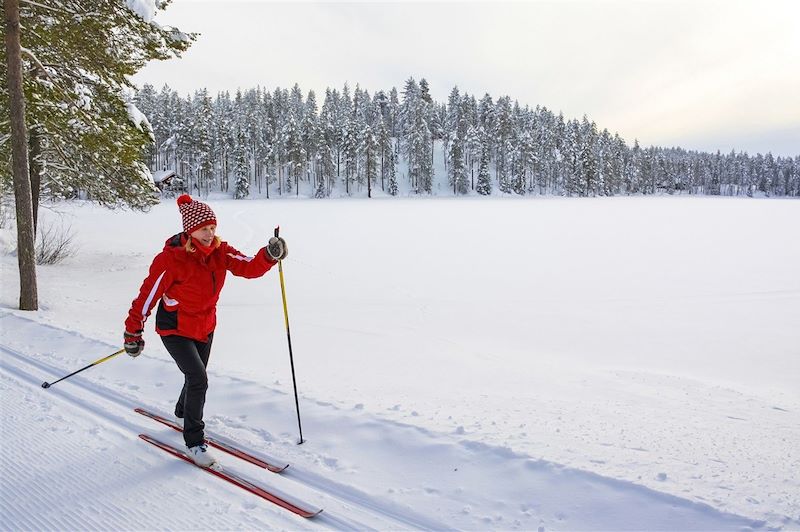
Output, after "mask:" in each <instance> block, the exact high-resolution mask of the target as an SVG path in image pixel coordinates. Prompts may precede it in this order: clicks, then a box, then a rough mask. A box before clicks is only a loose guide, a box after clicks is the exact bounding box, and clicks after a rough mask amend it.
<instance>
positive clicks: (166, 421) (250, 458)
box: [134, 408, 289, 473]
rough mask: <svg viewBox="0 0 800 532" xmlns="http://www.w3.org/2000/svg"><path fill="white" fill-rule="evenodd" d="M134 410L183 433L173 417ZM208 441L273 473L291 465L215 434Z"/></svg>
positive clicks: (207, 437)
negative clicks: (277, 462) (249, 451)
mask: <svg viewBox="0 0 800 532" xmlns="http://www.w3.org/2000/svg"><path fill="white" fill-rule="evenodd" d="M134 411H135V412H137V413H139V414H142V415H143V416H147V417H149V418H150V419H153V420H155V421H158V422H159V423H161V424H163V425H166V426H168V427H169V428H171V429H174V430H177V431H178V432H181V433H182V432H183V427H181V426H180V425H179V424H177V423H175V422H174V421H172V420H171V419H167V418H165V417H164V416H160V415H158V414H154V413H153V412H149V411H147V410H145V409H144V408H135V409H134ZM206 443H207V444H208V445H210V446H212V447H214V448H216V449H219V450H220V451H224V452H226V453H228V454H230V455H232V456H235V457H237V458H241V459H242V460H245V461H247V462H250V463H251V464H255V465H257V466H258V467H263V468H264V469H268V470H269V471H272V472H273V473H280V472H281V471H283V470H284V469H286V468H287V467H289V464H273V463H270V462H267V461H266V460H263V459H261V458H259V457H257V456H253V455H252V454H250V453H248V452H247V451H243V450H242V449H239V448H238V447H235V446H234V445H232V444H230V443H225V442H223V441H220V440H219V439H217V438H214V437H213V436H209V435H206Z"/></svg>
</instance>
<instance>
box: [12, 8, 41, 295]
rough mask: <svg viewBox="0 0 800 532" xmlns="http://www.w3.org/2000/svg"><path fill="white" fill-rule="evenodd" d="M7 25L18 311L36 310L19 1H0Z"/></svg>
mask: <svg viewBox="0 0 800 532" xmlns="http://www.w3.org/2000/svg"><path fill="white" fill-rule="evenodd" d="M3 8H4V9H3V11H4V14H5V26H6V64H7V67H8V93H9V104H10V105H9V107H10V109H9V115H10V121H11V161H12V171H13V175H14V199H15V201H16V208H17V259H18V262H19V308H20V310H38V308H39V303H38V295H37V289H36V253H35V250H34V232H33V223H34V222H33V200H32V198H31V178H30V173H29V172H28V134H27V131H26V129H25V98H24V96H23V93H22V52H21V49H20V24H19V0H3Z"/></svg>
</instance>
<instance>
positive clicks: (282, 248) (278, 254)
mask: <svg viewBox="0 0 800 532" xmlns="http://www.w3.org/2000/svg"><path fill="white" fill-rule="evenodd" d="M267 254H268V255H269V256H270V257H271V258H272V260H283V259H285V258H286V255H288V254H289V248H288V247H287V246H286V241H285V240H284V239H283V238H281V237H279V236H273V237H272V238H270V239H269V243H268V244H267Z"/></svg>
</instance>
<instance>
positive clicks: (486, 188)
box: [475, 146, 492, 196]
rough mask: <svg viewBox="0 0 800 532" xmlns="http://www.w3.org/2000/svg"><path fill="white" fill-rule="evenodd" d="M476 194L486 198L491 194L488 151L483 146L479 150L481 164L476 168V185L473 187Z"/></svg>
mask: <svg viewBox="0 0 800 532" xmlns="http://www.w3.org/2000/svg"><path fill="white" fill-rule="evenodd" d="M475 190H476V191H477V192H478V194H480V195H482V196H488V195H489V194H491V193H492V176H491V175H489V149H488V148H486V147H485V146H484V148H483V149H482V150H481V162H480V166H479V167H478V185H477V186H476V187H475Z"/></svg>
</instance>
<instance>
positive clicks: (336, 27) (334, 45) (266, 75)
mask: <svg viewBox="0 0 800 532" xmlns="http://www.w3.org/2000/svg"><path fill="white" fill-rule="evenodd" d="M155 20H156V22H158V23H160V24H162V25H172V26H177V27H178V28H180V29H181V30H183V31H186V32H198V33H200V34H201V35H200V36H199V37H198V39H197V41H196V42H195V44H194V45H193V46H192V47H191V48H190V49H189V51H188V52H186V53H185V54H184V56H183V57H182V58H181V59H177V60H170V61H162V62H155V63H151V64H150V65H148V66H147V67H145V69H144V70H142V71H141V72H140V73H138V74H137V75H136V76H135V77H134V81H135V82H136V83H137V84H139V85H141V84H144V83H151V84H153V85H155V86H156V87H157V88H160V87H161V86H162V85H164V84H165V83H166V84H168V85H169V86H170V87H172V88H173V89H175V90H177V91H178V92H179V93H180V94H181V95H182V96H186V94H188V93H193V92H194V91H195V90H196V89H199V88H202V87H206V88H208V89H209V90H210V92H211V94H212V95H216V93H217V92H218V91H221V90H230V91H235V90H236V89H237V88H242V89H248V88H253V87H256V86H257V85H260V86H262V87H267V88H269V89H270V90H271V89H274V88H275V87H276V86H280V87H284V88H291V87H292V86H293V85H294V84H295V83H299V84H300V87H301V88H302V89H303V92H304V93H307V92H308V90H309V89H314V90H315V91H316V93H317V99H318V103H319V105H321V104H322V99H323V97H324V92H325V87H332V88H333V87H337V88H339V89H341V87H342V86H343V85H344V83H345V82H347V83H349V84H350V87H351V89H352V88H354V87H355V85H356V84H357V83H358V84H360V86H361V88H363V89H366V90H368V91H369V92H370V94H374V93H375V91H377V90H380V89H386V90H388V89H390V88H391V87H392V86H395V87H397V89H398V90H401V89H402V86H403V83H404V81H405V80H406V79H408V78H409V77H414V78H415V79H417V80H419V79H420V78H423V77H424V78H426V79H427V80H428V82H429V84H430V86H431V92H432V95H433V97H434V98H435V99H437V100H438V101H446V98H447V96H448V94H449V93H450V90H451V89H452V88H453V86H455V85H457V86H458V87H459V89H460V90H461V91H462V93H463V92H464V91H466V92H468V93H470V94H474V95H475V96H476V97H478V98H480V97H481V96H483V94H484V93H486V92H488V93H489V94H491V95H492V97H493V98H494V99H495V100H496V99H497V97H499V96H502V95H506V94H507V95H509V96H511V98H512V100H518V101H519V102H520V104H521V105H526V104H527V105H530V106H531V107H535V106H536V105H541V106H544V107H547V108H549V109H551V110H553V111H554V112H556V113H557V112H559V111H561V112H563V113H564V116H565V117H566V118H568V119H569V118H581V117H582V116H583V115H584V114H586V115H587V116H588V117H589V119H591V120H594V121H595V122H596V123H597V125H598V126H599V127H600V128H601V129H602V128H608V129H609V130H610V131H611V132H612V133H614V132H618V133H619V134H620V135H621V136H622V137H623V138H625V140H626V141H628V143H629V144H632V143H633V140H634V139H639V142H640V143H641V144H642V145H651V144H652V145H659V146H682V147H685V148H689V149H698V150H705V151H716V150H717V149H719V150H722V151H723V152H729V151H730V150H731V149H736V150H737V151H741V150H744V151H748V152H749V153H751V154H754V153H756V152H762V153H766V152H767V151H771V152H772V153H773V154H774V155H784V156H786V155H792V156H794V155H800V0H580V1H579V0H561V1H554V0H552V1H527V2H498V1H490V2H453V1H448V2H436V3H434V2H393V3H379V2H355V3H339V2H322V3H310V2H297V1H295V2H288V3H280V2H267V1H254V0H251V1H233V0H203V1H200V0H173V3H172V4H170V6H169V7H168V8H167V10H166V11H163V12H160V13H159V14H158V15H157V16H156V19H155Z"/></svg>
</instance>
